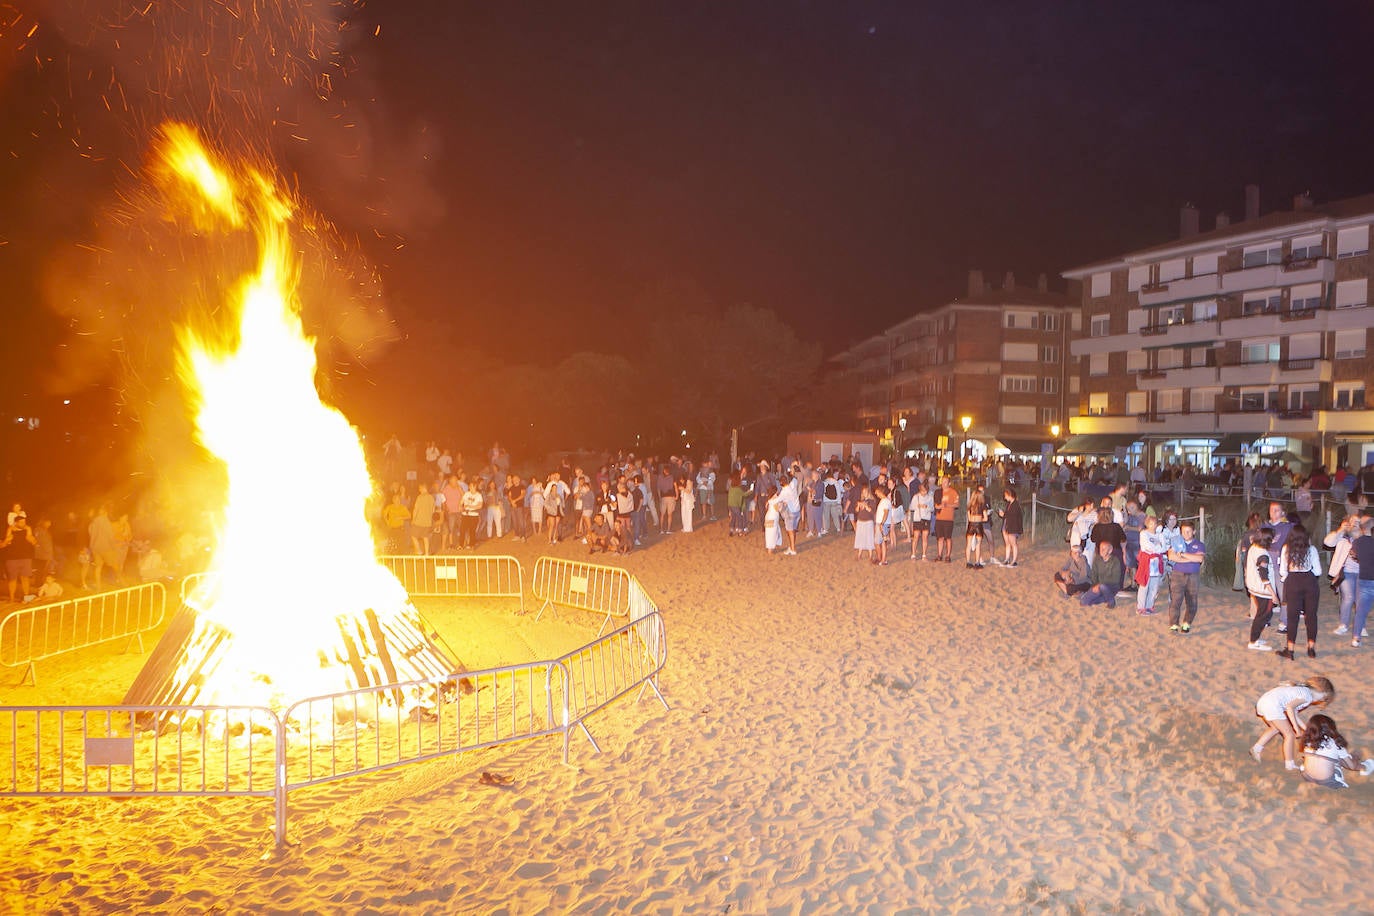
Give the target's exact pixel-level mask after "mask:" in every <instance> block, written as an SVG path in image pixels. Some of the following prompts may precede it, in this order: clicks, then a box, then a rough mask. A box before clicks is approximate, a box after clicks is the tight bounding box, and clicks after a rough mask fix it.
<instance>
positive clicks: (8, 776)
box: [0, 706, 285, 839]
mask: <svg viewBox="0 0 1374 916" xmlns="http://www.w3.org/2000/svg"><path fill="white" fill-rule="evenodd" d="M283 741H284V735H283V732H282V729H281V724H280V722H279V721H278V720H277V717H276V715H274V714H273V713H272V711H271V710H270V709H264V708H261V707H253V706H61V707H39V706H11V707H0V764H2V765H3V766H0V795H15V796H74V795H104V796H109V795H119V796H140V795H141V796H163V795H180V796H185V795H199V796H257V797H262V798H277V799H278V812H277V816H278V820H279V822H281V823H284V816H285V796H284V795H283V794H282V793H281V792H280V791H279V788H280V787H279V786H278V784H277V777H278V767H277V762H278V761H279V760H280V759H281V758H282V756H283V753H282V745H283ZM279 839H284V837H279Z"/></svg>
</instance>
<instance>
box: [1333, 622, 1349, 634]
mask: <svg viewBox="0 0 1374 916" xmlns="http://www.w3.org/2000/svg"><path fill="white" fill-rule="evenodd" d="M1349 632H1350V627H1348V626H1346V625H1345V624H1341V625H1340V626H1338V627H1336V635H1337V636H1344V635H1345V634H1347V633H1349Z"/></svg>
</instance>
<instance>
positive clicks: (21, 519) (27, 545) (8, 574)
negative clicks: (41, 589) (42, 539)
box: [0, 511, 38, 601]
mask: <svg viewBox="0 0 1374 916" xmlns="http://www.w3.org/2000/svg"><path fill="white" fill-rule="evenodd" d="M37 547H38V539H37V538H35V537H34V536H33V529H32V528H30V527H29V517H28V516H27V515H25V514H24V513H23V512H22V511H20V512H18V513H16V514H15V516H14V521H13V522H11V523H10V526H9V529H8V530H7V531H6V532H5V539H4V540H3V541H0V556H3V557H4V558H5V578H6V579H8V580H9V591H10V600H11V601H15V600H20V601H22V600H24V599H25V598H27V597H28V596H29V589H30V586H31V585H32V584H33V557H34V553H35V551H36V549H37ZM16 589H18V593H19V597H18V598H17V599H16V598H15V590H16Z"/></svg>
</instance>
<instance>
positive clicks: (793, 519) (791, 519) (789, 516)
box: [782, 509, 801, 531]
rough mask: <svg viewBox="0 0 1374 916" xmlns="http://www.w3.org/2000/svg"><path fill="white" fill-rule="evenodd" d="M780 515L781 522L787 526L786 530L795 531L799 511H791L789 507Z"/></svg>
mask: <svg viewBox="0 0 1374 916" xmlns="http://www.w3.org/2000/svg"><path fill="white" fill-rule="evenodd" d="M782 516H783V524H785V525H786V526H787V530H788V531H796V530H797V523H798V522H799V521H801V513H800V512H793V511H792V510H791V509H786V510H784V511H783V513H782Z"/></svg>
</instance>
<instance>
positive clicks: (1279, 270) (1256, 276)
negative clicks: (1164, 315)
mask: <svg viewBox="0 0 1374 916" xmlns="http://www.w3.org/2000/svg"><path fill="white" fill-rule="evenodd" d="M1335 276H1336V265H1335V263H1334V262H1333V261H1331V259H1329V258H1304V259H1303V260H1301V261H1290V262H1288V263H1286V264H1263V265H1260V266H1259V267H1247V268H1245V269H1244V270H1237V271H1232V272H1231V273H1228V274H1222V277H1221V292H1225V293H1241V292H1246V291H1248V290H1252V289H1264V288H1265V287H1266V286H1292V285H1294V284H1295V283H1317V282H1324V283H1330V282H1331V281H1332V280H1333V279H1334V278H1335ZM1141 304H1142V305H1143V304H1144V302H1143V301H1142V303H1141Z"/></svg>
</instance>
